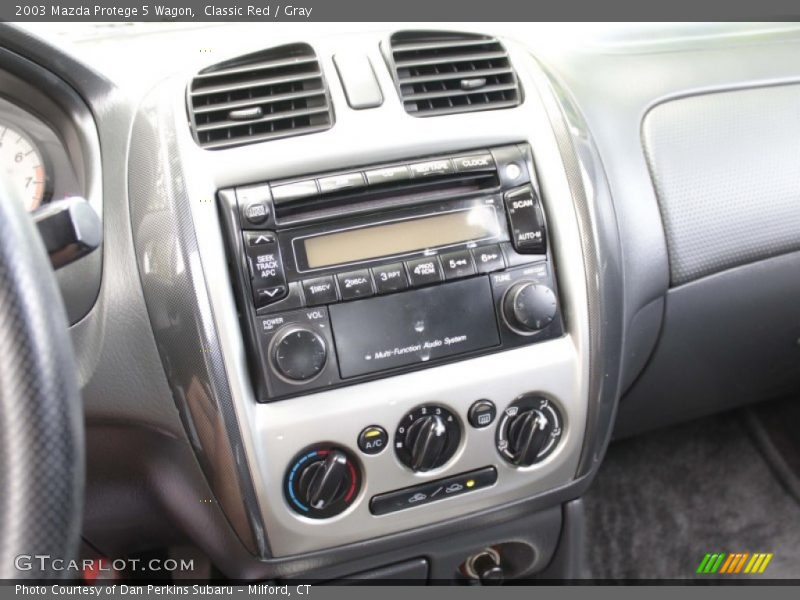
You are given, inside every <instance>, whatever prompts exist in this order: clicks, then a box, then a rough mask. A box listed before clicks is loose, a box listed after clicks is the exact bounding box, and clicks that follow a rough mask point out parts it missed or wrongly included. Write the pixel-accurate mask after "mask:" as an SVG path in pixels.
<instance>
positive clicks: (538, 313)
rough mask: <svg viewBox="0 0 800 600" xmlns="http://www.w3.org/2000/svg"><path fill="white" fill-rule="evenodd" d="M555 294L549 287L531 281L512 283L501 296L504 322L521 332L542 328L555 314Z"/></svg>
mask: <svg viewBox="0 0 800 600" xmlns="http://www.w3.org/2000/svg"><path fill="white" fill-rule="evenodd" d="M556 307H557V301H556V295H555V293H554V292H553V290H551V289H550V288H549V287H547V286H546V285H544V284H541V283H535V282H533V281H520V282H518V283H515V284H514V285H512V286H511V287H510V288H509V289H508V291H507V292H506V295H505V297H504V298H503V316H504V317H505V319H506V323H508V325H509V326H510V327H511V328H512V329H515V330H517V331H520V332H522V333H533V332H536V331H539V330H540V329H544V328H545V327H547V326H548V325H550V323H552V322H553V319H554V318H555V316H556Z"/></svg>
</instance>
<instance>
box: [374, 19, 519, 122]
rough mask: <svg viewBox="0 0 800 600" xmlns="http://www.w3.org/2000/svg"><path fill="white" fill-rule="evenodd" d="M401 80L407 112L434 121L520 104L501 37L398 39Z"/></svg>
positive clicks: (407, 35)
mask: <svg viewBox="0 0 800 600" xmlns="http://www.w3.org/2000/svg"><path fill="white" fill-rule="evenodd" d="M390 44H391V56H392V61H393V63H394V72H395V82H396V84H397V89H398V90H399V92H400V99H401V100H402V101H403V106H404V107H405V109H406V112H407V113H409V114H411V115H414V116H415V117H432V116H436V115H446V114H452V113H460V112H471V111H478V110H493V109H497V108H509V107H512V106H517V105H518V104H519V103H520V98H521V93H520V88H519V82H518V81H517V75H516V73H514V69H513V68H512V67H511V62H510V60H509V58H508V53H507V52H506V50H505V48H504V47H503V45H502V44H501V43H500V42H499V41H497V40H496V39H495V38H492V37H487V36H481V35H470V34H457V33H438V32H401V33H396V34H394V35H393V36H392V38H391V41H390Z"/></svg>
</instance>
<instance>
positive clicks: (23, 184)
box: [0, 123, 47, 211]
mask: <svg viewBox="0 0 800 600" xmlns="http://www.w3.org/2000/svg"><path fill="white" fill-rule="evenodd" d="M0 174H1V175H2V178H3V182H4V184H5V186H6V188H8V189H9V191H10V192H11V193H12V194H13V195H14V196H16V197H17V198H19V200H20V201H22V202H23V203H24V205H25V208H26V209H27V210H28V211H33V210H36V209H37V208H39V206H40V205H41V204H42V201H43V200H44V199H45V190H46V188H47V185H46V184H47V171H46V169H45V164H44V160H43V158H42V154H41V152H40V151H39V149H38V148H37V147H36V144H35V143H34V142H33V141H32V140H31V139H30V138H29V137H28V136H27V135H25V134H24V133H23V132H21V131H19V130H18V129H16V128H14V127H12V126H10V125H6V124H4V123H0Z"/></svg>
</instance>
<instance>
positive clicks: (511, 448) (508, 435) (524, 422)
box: [496, 396, 562, 467]
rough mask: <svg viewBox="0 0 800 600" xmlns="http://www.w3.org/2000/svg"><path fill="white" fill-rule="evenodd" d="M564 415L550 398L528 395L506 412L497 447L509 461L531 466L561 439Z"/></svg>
mask: <svg viewBox="0 0 800 600" xmlns="http://www.w3.org/2000/svg"><path fill="white" fill-rule="evenodd" d="M561 432H562V428H561V415H560V414H559V412H558V410H557V409H556V408H555V406H553V404H552V403H551V402H550V401H549V400H547V399H546V398H541V397H537V396H525V397H523V398H520V399H518V400H516V401H515V402H514V403H513V404H512V405H511V406H509V407H508V408H507V409H506V410H505V411H504V413H503V415H502V417H501V419H500V422H499V423H498V425H497V440H496V441H497V449H498V451H499V452H500V454H501V455H502V456H503V458H505V459H506V460H507V461H508V462H510V463H511V464H513V465H516V466H520V467H529V466H530V465H532V464H535V463H537V462H539V461H541V460H544V459H545V458H546V457H547V456H548V455H549V454H550V453H551V452H552V451H553V450H555V448H556V445H557V444H558V441H559V440H560V439H561Z"/></svg>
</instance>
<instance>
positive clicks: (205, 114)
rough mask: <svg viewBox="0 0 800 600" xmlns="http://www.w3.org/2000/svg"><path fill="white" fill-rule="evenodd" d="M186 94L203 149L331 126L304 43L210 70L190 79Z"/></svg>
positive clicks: (316, 68) (324, 91)
mask: <svg viewBox="0 0 800 600" xmlns="http://www.w3.org/2000/svg"><path fill="white" fill-rule="evenodd" d="M188 94H189V113H190V118H191V126H192V131H193V133H194V136H195V140H196V141H197V143H198V144H200V145H201V146H203V147H204V148H208V149H220V148H229V147H231V146H240V145H242V144H251V143H254V142H262V141H265V140H272V139H277V138H282V137H289V136H294V135H304V134H307V133H314V132H317V131H324V130H325V129H329V128H330V127H331V125H333V111H332V110H331V103H330V98H329V96H328V88H327V85H326V82H325V78H324V76H323V74H322V70H321V69H320V65H319V62H318V61H317V57H316V55H315V54H314V50H313V49H312V48H311V47H310V46H309V45H307V44H291V45H288V46H281V47H278V48H272V49H270V50H267V51H264V52H258V53H255V54H250V55H248V56H244V57H241V58H238V59H235V60H232V61H229V62H226V63H222V64H219V65H215V66H213V67H209V68H208V69H205V70H203V71H200V73H198V74H197V75H196V76H195V78H194V79H193V80H192V83H191V85H190V86H189V91H188Z"/></svg>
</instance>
